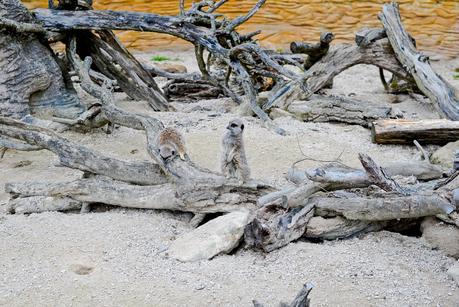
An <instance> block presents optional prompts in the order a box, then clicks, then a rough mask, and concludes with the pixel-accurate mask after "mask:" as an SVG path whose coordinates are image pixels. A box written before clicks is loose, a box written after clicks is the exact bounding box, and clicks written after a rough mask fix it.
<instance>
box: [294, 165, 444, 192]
mask: <svg viewBox="0 0 459 307" xmlns="http://www.w3.org/2000/svg"><path fill="white" fill-rule="evenodd" d="M382 167H383V168H384V170H385V171H386V173H387V174H388V175H389V176H397V175H399V176H404V177H410V176H414V177H416V179H418V180H422V181H428V180H433V179H440V178H442V177H443V175H444V174H445V172H444V171H443V170H442V169H441V168H440V167H439V166H437V165H433V164H431V163H428V162H427V161H414V160H410V161H395V162H391V163H385V164H382ZM287 179H288V180H289V181H291V182H293V183H295V184H301V183H304V182H305V181H308V180H312V181H316V182H335V183H340V182H351V183H352V185H353V186H354V187H368V186H369V185H370V184H371V181H370V178H369V177H368V174H367V172H365V171H364V170H363V169H356V168H351V167H348V166H345V165H343V164H338V163H330V164H326V165H324V166H322V167H318V168H311V169H306V170H299V169H297V168H295V167H292V168H291V169H290V170H289V172H288V174H287Z"/></svg>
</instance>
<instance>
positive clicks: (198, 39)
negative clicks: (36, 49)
mask: <svg viewBox="0 0 459 307" xmlns="http://www.w3.org/2000/svg"><path fill="white" fill-rule="evenodd" d="M262 2H264V1H262V0H260V1H259V2H258V3H257V5H256V6H255V7H254V10H251V13H249V14H248V15H247V16H252V14H253V13H254V12H256V11H257V10H258V9H259V7H260V5H259V4H260V3H262ZM192 11H193V9H192ZM193 12H194V11H193ZM34 14H35V17H36V18H37V20H39V21H40V22H41V23H42V25H43V27H44V28H45V29H48V30H54V31H68V30H121V29H124V30H137V31H152V32H158V33H166V34H170V35H173V36H177V37H179V38H182V39H184V40H187V41H189V42H192V43H193V44H194V45H195V46H197V47H196V48H198V49H200V50H203V48H205V49H207V50H208V51H209V52H210V53H212V54H213V56H215V57H218V58H221V59H223V60H224V61H225V62H226V65H228V66H229V67H230V68H231V71H232V72H234V73H235V75H236V76H237V79H238V80H239V81H240V82H241V84H242V86H243V89H244V92H245V94H246V97H245V101H247V103H248V104H249V105H250V107H251V108H252V110H253V111H254V113H255V114H256V115H257V116H258V117H259V118H260V119H262V120H263V121H264V123H265V124H266V125H267V126H268V127H269V128H272V129H273V130H274V131H276V132H277V133H279V134H285V131H283V130H282V129H280V128H279V127H277V126H276V125H275V124H274V123H273V122H272V121H271V119H270V118H269V116H267V114H266V113H265V112H264V111H263V110H262V109H261V108H260V107H259V106H258V105H257V104H256V91H255V88H254V86H253V84H252V81H251V79H252V76H251V75H250V74H249V72H248V70H247V69H246V66H245V65H242V63H241V60H240V59H239V57H233V56H232V55H231V53H232V52H233V53H234V52H236V51H237V52H244V53H247V54H248V56H246V57H245V58H250V57H251V55H250V54H249V53H251V52H254V50H251V49H250V48H249V47H251V45H248V46H245V47H244V46H243V47H240V48H239V49H238V50H236V49H235V51H232V50H231V47H236V46H232V45H231V44H230V45H229V46H228V45H227V43H228V42H230V41H232V40H233V39H234V38H238V37H239V34H238V33H236V32H232V30H234V28H233V27H229V28H228V27H226V28H225V31H230V33H227V34H226V36H228V40H225V39H224V38H223V37H222V39H217V37H216V36H215V35H212V34H213V33H212V32H213V31H212V28H211V29H209V28H206V27H201V26H196V25H195V24H193V22H189V21H186V20H184V18H185V19H186V17H183V16H177V17H170V16H159V15H155V14H147V13H134V12H114V11H84V12H81V11H74V12H68V11H65V12H63V11H56V10H45V9H37V10H34ZM190 14H191V13H190ZM190 14H188V13H187V14H186V15H190ZM191 15H192V14H191ZM191 15H190V18H191V20H192V21H193V20H194V18H195V16H191ZM201 17H202V16H201ZM207 17H209V16H207ZM198 19H199V20H198V21H199V22H201V21H202V18H198ZM204 19H207V18H204ZM207 20H208V19H207ZM211 20H212V19H210V20H209V21H211ZM198 21H196V23H197V24H200V23H199V22H198ZM239 21H245V18H243V19H241V20H239ZM239 21H238V22H239ZM215 22H216V21H215ZM238 22H236V23H238ZM217 23H218V22H216V23H215V25H216V24H217ZM214 30H215V29H214ZM224 33H226V32H224ZM222 34H223V33H222ZM237 40H238V39H236V41H237ZM99 42H100V41H99ZM221 43H222V44H223V45H222V44H221ZM256 52H257V56H258V57H260V58H261V59H265V60H267V61H268V62H271V63H274V64H276V65H274V68H276V69H277V70H278V73H280V74H283V73H285V72H286V71H285V70H284V69H283V68H282V66H281V65H278V64H277V63H275V62H274V61H271V59H270V57H269V56H267V55H265V52H264V51H263V50H262V49H261V48H258V47H256ZM242 58H244V57H242ZM198 60H199V58H198ZM198 62H200V61H198ZM204 66H205V65H200V67H202V68H203V69H202V71H203V72H204ZM264 66H266V65H263V67H264ZM204 75H206V74H204ZM208 80H209V81H211V82H213V83H214V84H215V85H217V86H221V88H222V90H223V91H224V92H225V93H226V94H229V95H230V97H231V98H233V99H235V100H236V101H237V102H242V101H244V99H243V98H242V97H240V96H238V95H237V94H235V93H234V92H232V91H231V90H230V89H229V88H228V87H227V86H225V85H224V84H223V83H222V82H221V81H220V80H218V78H217V77H215V76H213V75H209V78H208Z"/></svg>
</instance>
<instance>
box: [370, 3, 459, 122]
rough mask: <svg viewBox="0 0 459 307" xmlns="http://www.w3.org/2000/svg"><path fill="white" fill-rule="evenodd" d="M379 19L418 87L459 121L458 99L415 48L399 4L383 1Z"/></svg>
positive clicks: (449, 115)
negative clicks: (402, 17) (403, 20)
mask: <svg viewBox="0 0 459 307" xmlns="http://www.w3.org/2000/svg"><path fill="white" fill-rule="evenodd" d="M379 19H380V20H381V22H382V24H383V26H384V29H385V30H386V34H387V37H388V39H389V41H390V43H391V45H392V48H393V50H394V52H395V56H396V57H397V59H398V60H399V61H400V63H401V64H402V65H403V66H404V67H405V68H406V69H407V71H409V72H410V74H411V75H412V76H413V78H414V81H415V82H416V84H417V86H418V88H419V89H420V90H421V91H422V92H423V93H424V94H425V95H426V96H427V97H429V99H430V100H431V101H432V102H433V103H434V104H435V105H436V106H437V108H438V109H439V111H440V113H441V114H443V115H444V116H445V117H446V118H449V119H451V120H459V98H458V97H457V96H456V94H455V91H454V88H453V87H452V86H451V85H450V84H449V83H448V82H447V81H446V80H444V79H443V78H442V77H441V76H439V75H438V74H437V73H436V72H435V71H434V70H433V69H432V67H431V66H430V63H429V58H428V57H427V56H425V55H423V54H422V53H420V52H419V51H417V50H416V47H415V46H414V44H413V42H412V40H411V38H410V36H409V34H408V33H407V32H406V30H405V27H404V26H403V24H402V21H401V17H400V12H399V9H398V4H396V3H391V4H385V5H384V6H383V9H382V12H381V13H380V14H379Z"/></svg>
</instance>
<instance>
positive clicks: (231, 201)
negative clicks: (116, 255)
mask: <svg viewBox="0 0 459 307" xmlns="http://www.w3.org/2000/svg"><path fill="white" fill-rule="evenodd" d="M5 190H6V191H7V192H8V193H10V194H11V195H12V196H14V197H15V198H14V199H12V201H11V205H12V207H11V210H12V211H15V206H17V205H20V207H21V213H26V212H28V210H26V209H25V208H26V205H25V204H26V202H24V201H21V203H18V201H19V200H26V199H31V200H32V199H35V200H36V202H35V203H34V204H31V206H32V207H31V208H32V209H31V210H33V211H32V212H40V211H39V210H38V209H37V208H43V209H42V211H49V209H48V208H50V206H51V205H50V201H51V199H50V198H56V199H58V198H59V197H63V196H65V197H66V198H67V199H72V200H74V201H77V202H80V204H82V203H103V204H107V205H113V206H119V207H125V208H138V209H164V210H177V211H183V212H193V213H215V212H232V211H238V210H241V209H252V210H253V209H254V208H255V205H254V204H255V203H256V201H257V198H258V197H259V196H260V195H262V194H263V193H265V192H266V191H269V190H271V189H270V188H269V187H267V186H264V185H263V184H259V183H256V182H251V183H248V184H245V185H242V186H241V185H232V184H230V183H226V182H225V181H223V182H215V183H214V184H211V185H207V186H206V185H199V186H196V185H187V184H186V183H177V184H175V183H164V184H157V185H148V186H140V185H135V184H129V183H126V182H120V181H116V180H112V179H108V178H103V177H100V176H96V177H94V178H88V179H78V180H75V181H70V182H61V183H49V182H48V183H37V182H31V183H8V184H7V185H6V186H5ZM31 197H33V198H31ZM37 197H42V199H37ZM40 201H41V203H40ZM37 202H38V203H37ZM67 206H68V203H67V202H63V203H61V200H59V203H56V204H55V206H54V207H53V210H54V211H66V210H68V207H67ZM72 208H73V207H72Z"/></svg>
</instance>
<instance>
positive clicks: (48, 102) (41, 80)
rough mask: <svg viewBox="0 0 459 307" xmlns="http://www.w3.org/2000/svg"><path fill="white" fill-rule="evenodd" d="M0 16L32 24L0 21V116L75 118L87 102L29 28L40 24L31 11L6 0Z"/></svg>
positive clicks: (13, 1) (0, 7)
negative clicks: (8, 24) (10, 25)
mask: <svg viewBox="0 0 459 307" xmlns="http://www.w3.org/2000/svg"><path fill="white" fill-rule="evenodd" d="M0 18H2V19H4V20H9V21H12V22H14V23H16V24H19V25H21V24H27V25H29V27H25V28H24V27H16V28H14V29H13V28H11V27H5V26H2V25H1V23H0V50H1V51H2V52H1V53H0V71H1V72H2V73H1V74H0V93H1V94H0V115H1V116H10V117H14V118H22V117H24V116H26V115H34V116H39V117H43V118H50V117H51V116H53V115H57V116H59V117H66V118H74V117H76V116H78V115H79V114H80V113H81V112H83V111H84V109H85V107H84V105H83V104H82V103H81V102H80V100H79V99H78V97H77V94H76V91H75V89H74V88H73V87H72V86H71V85H70V84H66V83H65V81H64V78H63V76H62V72H61V69H60V67H59V65H58V63H57V61H56V59H55V57H54V54H53V53H52V51H51V49H50V48H49V46H48V45H46V44H45V43H44V42H43V41H40V37H42V34H40V33H30V30H31V29H29V28H30V27H34V26H35V27H36V28H37V29H38V28H41V26H40V25H38V24H36V22H35V19H34V18H33V16H32V15H31V14H30V13H29V12H28V10H27V9H26V8H25V7H24V6H23V5H22V4H21V3H20V1H18V0H5V1H2V2H1V3H0ZM21 30H23V31H27V32H21Z"/></svg>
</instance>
